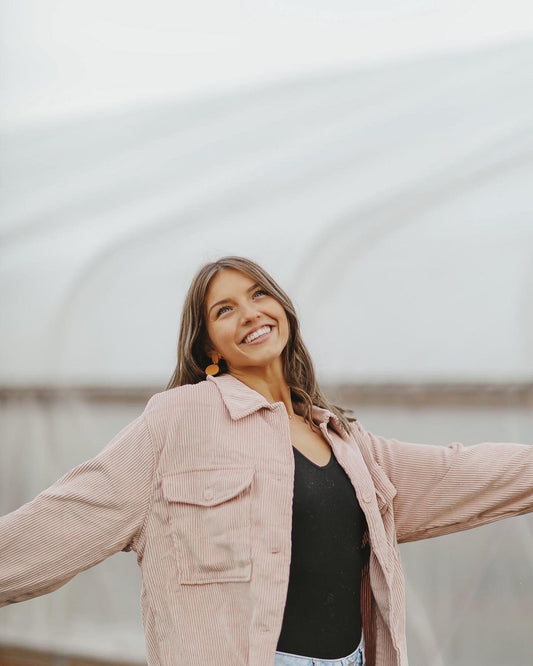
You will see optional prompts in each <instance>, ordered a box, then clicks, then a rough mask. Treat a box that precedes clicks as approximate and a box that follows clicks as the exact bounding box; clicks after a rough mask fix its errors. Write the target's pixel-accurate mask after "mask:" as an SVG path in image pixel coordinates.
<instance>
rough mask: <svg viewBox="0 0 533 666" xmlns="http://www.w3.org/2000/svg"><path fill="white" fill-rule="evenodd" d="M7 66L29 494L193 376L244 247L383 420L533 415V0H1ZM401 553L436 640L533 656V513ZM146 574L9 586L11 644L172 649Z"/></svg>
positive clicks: (501, 659) (363, 417) (435, 434)
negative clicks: (15, 600) (37, 587)
mask: <svg viewBox="0 0 533 666" xmlns="http://www.w3.org/2000/svg"><path fill="white" fill-rule="evenodd" d="M0 73H1V77H0V93H1V98H2V104H1V109H0V142H1V144H0V176H1V191H0V197H1V224H0V239H1V240H0V278H1V279H0V299H1V313H2V315H1V318H0V333H1V340H2V344H1V349H0V354H1V357H0V435H1V442H2V445H1V448H0V513H7V512H9V511H11V510H13V509H15V508H17V507H18V506H20V505H21V504H22V503H24V502H26V501H28V500H30V499H31V498H32V497H34V496H35V495H36V494H37V493H38V492H39V491H40V490H42V489H43V488H45V487H46V486H48V485H49V484H50V483H52V482H53V481H54V480H55V479H57V478H58V477H59V476H60V475H62V474H63V473H64V472H66V471H67V470H68V469H70V468H71V467H73V466H75V465H76V464H78V463H79V462H81V461H83V460H86V459H88V458H90V457H92V456H93V455H95V454H96V453H97V452H98V451H99V450H100V449H101V448H102V447H103V446H104V445H105V444H106V443H107V442H108V441H109V440H110V439H111V438H112V437H113V435H114V434H116V433H117V432H118V431H119V430H120V429H121V428H122V427H123V426H124V425H126V424H127V423H128V422H129V421H131V420H133V419H134V418H135V417H136V416H138V415H139V414H140V413H141V412H142V410H143V408H144V405H145V404H146V402H147V400H148V399H149V397H150V396H151V395H152V394H153V393H155V392H158V391H162V390H164V388H165V386H166V384H167V382H168V380H169V378H170V376H171V374H172V371H173V369H174V366H175V348H176V343H177V333H178V325H179V317H180V312H181V305H182V302H183V298H184V295H185V291H186V289H187V287H188V285H189V283H190V280H191V278H192V276H193V274H194V273H195V271H196V270H197V269H198V268H199V267H200V265H202V264H203V263H205V262H206V261H210V260H213V259H216V258H218V257H219V256H222V255H224V254H241V255H244V256H248V257H250V258H252V259H254V260H256V261H258V262H259V263H261V264H262V265H263V266H264V267H265V268H267V270H269V271H270V272H271V273H272V274H273V276H274V277H275V278H276V279H277V280H278V281H279V282H280V284H281V285H282V286H283V287H284V288H285V289H286V291H288V293H289V295H290V296H291V297H292V298H293V300H294V302H295V305H296V307H297V310H298V312H299V315H300V319H301V325H302V331H303V336H304V340H305V341H306V344H307V345H308V347H309V348H310V351H311V353H312V356H313V358H314V360H315V364H316V369H317V372H318V376H319V378H320V381H321V383H322V384H323V386H324V388H325V389H326V393H328V394H329V395H330V397H331V398H333V399H334V400H336V401H337V403H338V404H341V405H344V406H347V407H351V408H352V409H353V410H354V412H355V415H356V416H357V417H358V419H359V420H360V421H361V422H362V424H363V425H364V426H365V427H366V428H367V429H369V430H372V431H374V432H377V433H379V434H382V435H385V436H390V437H396V438H397V439H403V440H406V441H412V442H425V443H434V444H447V443H449V442H451V441H461V442H463V443H464V444H467V445H468V444H474V443H476V442H480V441H515V442H524V443H533V409H532V407H533V195H532V185H531V184H532V183H533V7H532V5H531V3H530V2H526V1H518V0H508V1H507V2H506V3H505V5H504V4H503V3H500V2H496V1H495V0H484V1H483V2H482V1H480V0H479V1H478V0H462V1H461V2H459V1H454V0H452V1H447V2H444V0H442V1H428V0H425V1H422V0H405V1H404V2H402V3H398V2H396V1H393V0H372V1H370V0H368V1H363V0H351V1H348V0H329V1H328V2H327V3H325V2H321V1H318V0H305V1H304V0H284V1H283V2H281V1H278V0H272V1H270V2H269V1H268V0H267V1H266V2H265V1H264V0H263V1H262V2H260V1H259V0H248V1H246V0H226V2H223V3H220V2H218V3H217V2H214V1H213V0H196V2H194V3H191V2H188V3H185V2H181V1H178V0H173V1H172V2H171V1H165V0H152V2H150V3H146V2H139V1H138V0H129V1H128V2H125V1H117V0H115V1H113V0H106V1H105V2H103V1H101V0H92V2H90V3H89V2H84V1H80V0H70V1H67V0H48V1H47V2H46V3H43V2H39V1H38V0H18V1H17V2H14V1H8V0H0ZM401 552H402V557H403V561H404V566H405V573H406V579H407V604H408V608H407V614H408V646H409V654H410V661H411V663H413V664H424V665H425V666H445V665H447V664H451V663H453V664H454V665H455V666H473V665H474V666H476V665H478V664H479V665H481V664H483V665H484V666H496V665H498V666H501V664H505V666H525V665H526V664H530V663H531V661H532V657H533V644H532V642H531V636H530V630H531V608H532V601H531V600H532V596H533V518H532V517H531V516H526V517H521V518H515V519H512V520H509V521H504V522H502V523H497V524H494V525H491V526H487V527H483V528H480V529H478V530H474V531H471V532H465V533H462V534H460V535H451V536H446V537H440V538H438V539H433V540H429V541H426V542H420V543H415V544H409V545H406V546H402V547H401ZM0 566H1V560H0ZM139 595H140V577H139V574H138V571H137V566H136V561H135V557H134V555H132V554H131V553H130V554H125V553H120V554H118V555H116V556H114V557H112V558H110V559H109V560H107V561H106V562H104V563H103V564H101V565H99V566H97V567H95V568H94V569H91V570H89V571H87V572H84V573H83V574H80V575H79V576H77V577H76V578H75V579H74V580H73V581H71V582H70V583H68V584H67V585H66V586H64V587H63V588H61V589H60V590H58V591H57V592H54V593H53V594H50V595H47V596H45V597H41V598H37V599H34V600H32V601H28V602H24V603H22V604H16V605H13V606H10V607H7V608H3V609H2V610H0V663H1V664H3V665H8V666H14V665H18V664H24V665H25V666H29V665H30V664H45V663H46V664H56V665H58V664H61V665H62V666H66V665H68V664H78V665H81V664H89V663H96V662H97V660H100V661H101V662H105V663H108V664H118V663H123V664H143V663H144V661H145V651H144V637H143V631H142V625H141V617H140V608H139V606H140V604H139ZM225 666H226V665H225ZM227 666H230V665H227Z"/></svg>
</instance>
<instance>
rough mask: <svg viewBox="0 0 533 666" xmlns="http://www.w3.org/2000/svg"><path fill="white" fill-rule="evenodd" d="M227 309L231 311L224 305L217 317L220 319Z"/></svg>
mask: <svg viewBox="0 0 533 666" xmlns="http://www.w3.org/2000/svg"><path fill="white" fill-rule="evenodd" d="M226 309H228V310H229V309H230V308H229V305H223V306H222V307H221V308H220V309H219V310H218V312H217V317H220V315H221V314H224V312H225V310H226Z"/></svg>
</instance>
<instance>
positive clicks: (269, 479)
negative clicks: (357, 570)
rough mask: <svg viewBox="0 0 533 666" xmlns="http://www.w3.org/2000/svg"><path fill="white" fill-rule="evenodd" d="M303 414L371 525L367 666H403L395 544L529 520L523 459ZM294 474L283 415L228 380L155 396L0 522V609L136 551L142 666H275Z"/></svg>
mask: <svg viewBox="0 0 533 666" xmlns="http://www.w3.org/2000/svg"><path fill="white" fill-rule="evenodd" d="M313 416H314V419H315V421H316V422H317V423H319V424H320V429H321V432H322V435H323V436H324V438H325V439H326V441H327V442H328V443H329V444H330V445H331V447H332V449H333V453H334V455H335V456H336V458H337V460H338V461H339V463H340V464H341V465H342V467H343V468H344V469H345V471H346V473H347V475H348V476H349V478H350V480H351V482H352V484H353V486H354V488H355V491H356V493H357V497H358V499H359V502H360V504H361V507H362V508H363V510H364V513H365V515H366V520H367V524H368V538H369V541H370V546H371V550H370V558H369V562H368V566H367V567H366V569H365V571H364V573H363V581H362V586H363V589H362V600H363V601H362V605H363V608H362V610H363V629H364V635H365V643H366V662H367V664H368V666H406V664H407V652H406V644H405V610H404V580H403V575H402V567H401V564H400V557H399V552H398V546H397V544H398V543H401V542H405V541H412V540H415V539H424V538H428V537H433V536H437V535H441V534H448V533H450V532H455V531H458V530H463V529H468V528H470V527H475V526H477V525H483V524H485V523H490V522H492V521H495V520H498V519H500V518H505V517H507V516H514V515H518V514H522V513H526V512H528V511H531V510H533V446H530V445H520V444H495V443H485V444H478V445H476V446H470V447H463V446H462V445H461V444H451V445H450V446H448V447H443V446H432V445H421V444H408V443H404V442H399V441H397V440H394V439H384V438H382V437H378V436H376V435H373V434H372V433H370V432H366V431H365V430H363V429H362V428H361V426H360V425H359V423H358V422H355V423H354V424H353V429H352V434H351V435H347V434H346V433H345V432H344V430H343V429H342V427H341V425H340V423H339V422H338V420H337V418H336V417H335V416H334V415H333V414H331V413H330V412H329V411H327V410H324V409H321V408H318V407H315V408H314V414H313ZM293 477H294V457H293V452H292V444H291V439H290V433H289V422H288V417H287V412H286V409H285V406H284V404H283V403H281V402H276V403H272V404H271V403H269V402H268V401H267V400H266V399H265V398H264V397H263V396H262V395H260V394H259V393H257V392H256V391H254V390H252V389H251V388H249V387H248V386H246V385H245V384H244V383H242V382H241V381H239V380H238V379H236V378H234V377H232V376H231V375H228V374H226V375H222V376H219V377H209V378H208V379H207V381H203V382H200V383H199V384H195V385H187V386H182V387H179V388H176V389H172V390H169V391H164V392H162V393H158V394H156V395H154V396H153V397H152V398H151V399H150V400H149V402H148V404H147V406H146V408H145V410H144V412H143V413H142V414H141V415H140V416H139V417H138V418H137V419H136V420H134V421H133V422H132V423H130V424H129V425H127V426H126V427H125V428H124V429H123V430H122V431H121V432H119V433H118V434H117V435H116V436H115V437H114V438H113V439H112V441H111V442H110V443H109V444H108V445H107V446H106V447H105V448H104V449H103V451H102V452H101V453H100V454H99V455H97V456H96V457H95V458H94V459H92V460H89V461H88V462H86V463H83V464H82V465H80V466H79V467H77V468H75V469H74V470H72V471H71V472H69V473H67V474H66V475H65V476H64V477H63V478H62V479H60V480H59V481H57V482H56V483H55V484H54V485H52V486H51V487H50V488H48V489H47V490H45V491H43V492H42V493H41V494H40V495H38V496H37V497H36V498H35V499H34V500H33V501H31V502H29V503H28V504H25V505H24V506H22V507H21V508H20V509H18V510H17V511H14V512H13V513H10V514H8V515H7V516H4V517H3V518H1V519H0V605H6V604H9V603H13V602H18V601H23V600H24V599H29V598H31V597H35V596H38V595H41V594H45V593H47V592H51V591H52V590H55V589H56V588H58V587H60V586H61V585H63V584H64V583H65V582H67V581H68V580H69V579H71V578H72V577H73V576H75V575H76V574H77V573H78V572H80V571H82V570H84V569H87V568H88V567H91V566H93V565H95V564H97V563H98V562H100V561H102V560H103V559H105V558H106V557H108V556H109V555H111V554H113V553H115V552H117V551H120V550H133V551H135V553H136V554H137V560H138V563H139V566H140V568H141V571H142V578H143V586H142V611H143V621H144V627H145V634H146V647H147V655H148V663H149V665H150V666H220V664H223V666H245V665H246V666H273V664H274V658H275V651H276V645H277V640H278V636H279V633H280V629H281V623H282V618H283V611H284V606H285V599H286V594H287V585H288V580H289V565H290V556H291V526H292V495H293Z"/></svg>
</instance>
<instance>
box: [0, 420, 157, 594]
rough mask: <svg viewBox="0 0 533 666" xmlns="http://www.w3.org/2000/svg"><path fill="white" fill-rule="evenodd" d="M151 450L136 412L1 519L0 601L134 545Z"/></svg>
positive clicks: (54, 584)
mask: <svg viewBox="0 0 533 666" xmlns="http://www.w3.org/2000/svg"><path fill="white" fill-rule="evenodd" d="M153 474H154V453H153V446H152V440H151V436H150V432H149V430H148V426H147V424H146V422H145V420H144V418H143V416H142V415H141V416H139V417H138V418H137V419H135V421H133V422H131V423H130V424H129V425H127V426H126V427H125V428H123V429H122V430H121V431H120V432H119V433H118V434H117V435H116V436H115V437H114V438H113V439H112V440H111V441H110V442H109V444H108V445H107V446H106V447H105V448H104V449H103V450H102V451H101V452H100V453H99V454H98V455H97V456H96V457H95V458H93V459H92V460H89V461H88V462H85V463H83V464H81V465H79V466H78V467H76V468H75V469H73V470H71V471H70V472H68V473H67V474H66V475H65V476H63V477H62V478H61V479H59V481H56V482H55V483H54V484H53V485H52V486H50V487H49V488H48V489H47V490H44V491H43V492H41V493H40V494H39V495H38V496H37V497H36V498H35V499H34V500H32V501H31V502H28V503H27V504H25V505H23V506H22V507H20V508H19V509H17V510H16V511H13V512H12V513H9V514H7V515H5V516H3V517H1V518H0V606H5V605H7V604H10V603H14V602H18V601H24V600H25V599H30V598H32V597H36V596H39V595H41V594H46V593H47V592H52V591H53V590H55V589H57V588H58V587H60V586H61V585H63V584H64V583H66V582H67V581H68V580H70V579H71V578H72V577H74V576H75V575H76V574H77V573H79V572H80V571H83V570H85V569H88V568H89V567H91V566H93V565H95V564H97V563H98V562H101V561H102V560H104V559H105V558H106V557H108V556H109V555H111V554H113V553H115V552H117V551H120V550H130V549H132V548H135V542H136V538H137V537H138V535H139V534H140V532H141V530H142V528H143V524H144V520H145V516H146V514H147V510H148V507H149V504H150V497H151V488H152V477H153Z"/></svg>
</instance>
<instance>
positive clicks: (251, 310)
mask: <svg viewBox="0 0 533 666" xmlns="http://www.w3.org/2000/svg"><path fill="white" fill-rule="evenodd" d="M205 308H206V310H205V320H206V326H207V333H208V335H209V338H210V340H211V343H212V348H211V349H208V352H212V351H214V352H217V353H218V354H219V355H220V356H221V357H222V358H223V359H224V360H225V361H226V363H227V365H228V369H229V370H230V372H231V371H237V372H239V371H246V369H249V370H252V368H253V369H259V368H261V367H265V368H266V367H267V366H269V365H272V364H274V365H276V364H279V363H281V352H282V351H283V349H284V348H285V346H286V344H287V342H288V340H289V322H288V319H287V315H286V313H285V310H284V308H283V306H282V305H281V304H280V303H278V301H277V300H276V299H274V298H273V297H272V296H269V295H268V294H267V293H266V292H265V291H263V290H262V289H261V287H260V286H259V285H258V284H257V283H256V282H255V281H254V280H253V279H252V278H250V277H249V276H248V275H246V274H245V273H241V271H238V270H234V269H230V268H227V269H224V270H222V271H220V272H219V273H217V275H216V276H215V277H214V278H213V279H212V280H211V284H210V285H209V288H208V290H207V296H206V303H205ZM257 333H259V335H257ZM250 335H251V337H250Z"/></svg>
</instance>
